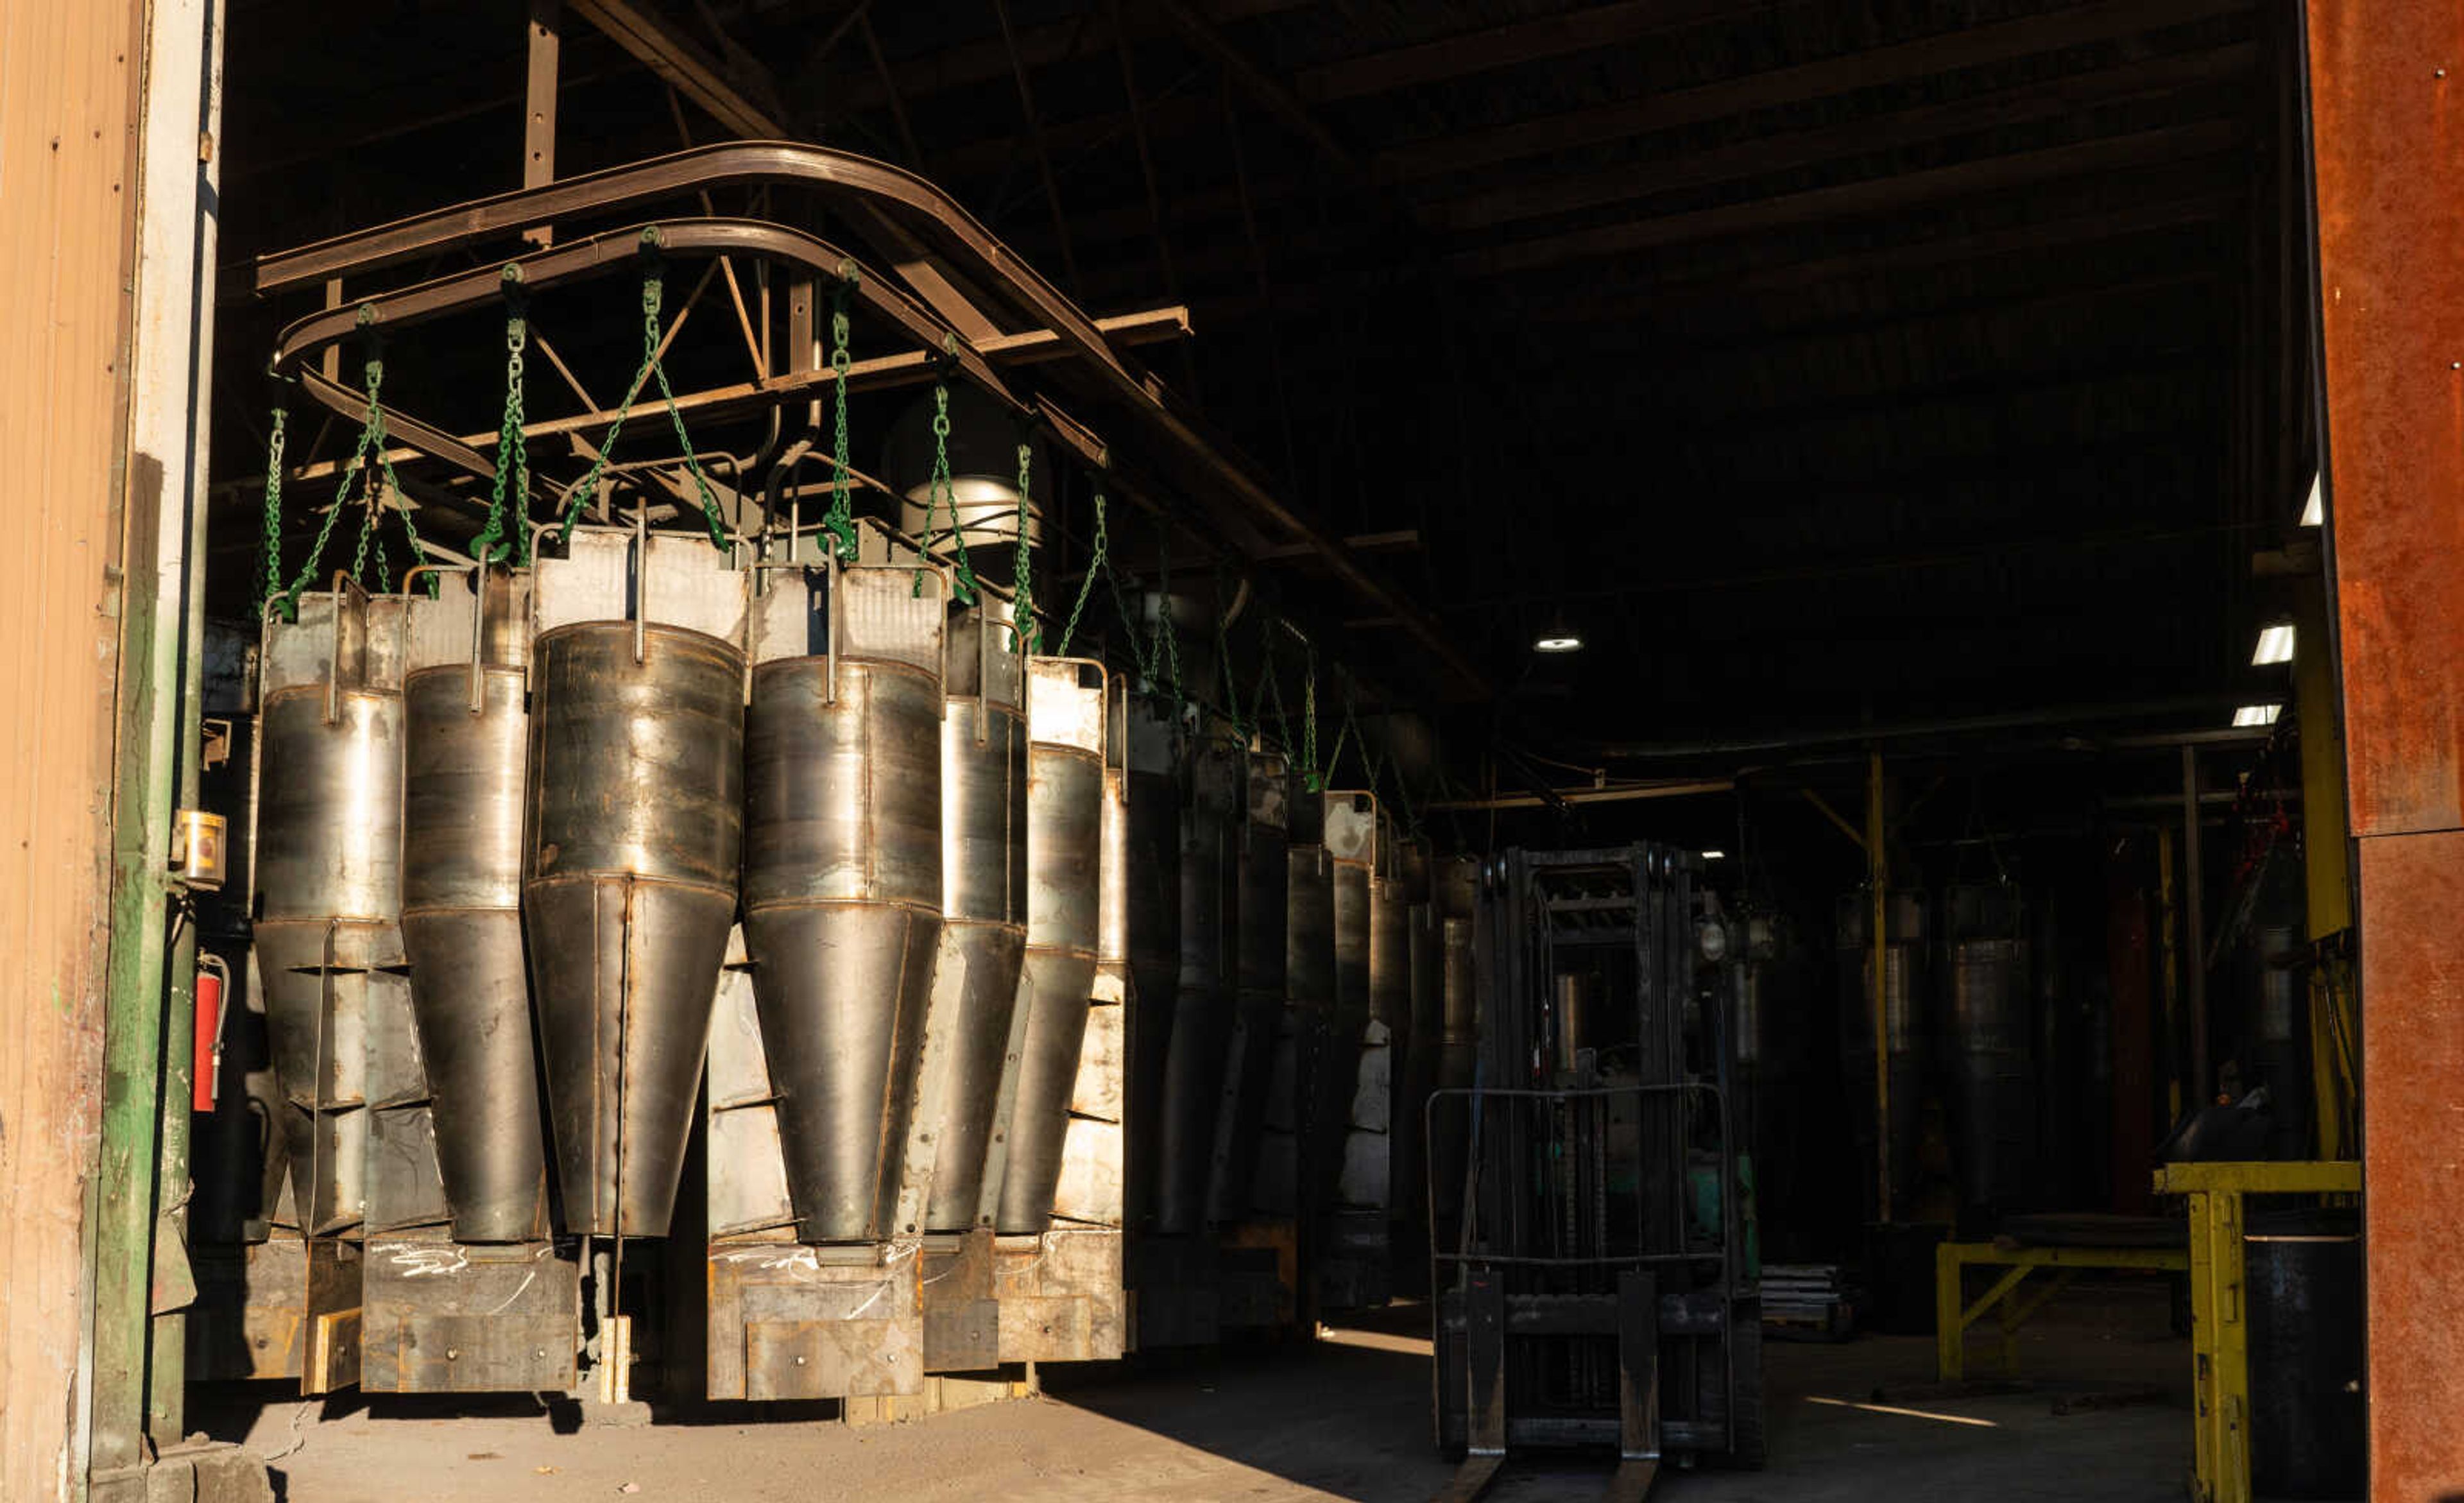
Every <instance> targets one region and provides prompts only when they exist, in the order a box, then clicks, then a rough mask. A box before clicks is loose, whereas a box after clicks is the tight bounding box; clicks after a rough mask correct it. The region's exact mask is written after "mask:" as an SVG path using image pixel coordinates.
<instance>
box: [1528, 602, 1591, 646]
mask: <svg viewBox="0 0 2464 1503" xmlns="http://www.w3.org/2000/svg"><path fill="white" fill-rule="evenodd" d="M1531 650H1532V651H1533V652H1581V651H1582V650H1583V638H1582V634H1581V633H1580V632H1578V631H1576V630H1574V624H1573V622H1571V621H1568V620H1567V619H1566V616H1565V612H1563V611H1559V612H1558V613H1556V614H1554V615H1552V616H1551V617H1550V618H1549V624H1548V625H1547V626H1545V627H1543V628H1541V630H1540V634H1539V636H1537V637H1535V638H1533V639H1532V643H1531Z"/></svg>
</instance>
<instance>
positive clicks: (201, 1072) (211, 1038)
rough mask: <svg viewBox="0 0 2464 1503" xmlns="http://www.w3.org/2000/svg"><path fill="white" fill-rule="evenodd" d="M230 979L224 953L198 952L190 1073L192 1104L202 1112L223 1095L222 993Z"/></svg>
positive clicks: (210, 1108) (206, 1110) (212, 1106)
mask: <svg viewBox="0 0 2464 1503" xmlns="http://www.w3.org/2000/svg"><path fill="white" fill-rule="evenodd" d="M230 982H231V968H230V967H229V966H227V965H225V964H224V963H223V959H222V957H221V956H219V955H209V954H206V953H204V952H202V951H201V952H199V954H198V956H197V993H196V995H197V1036H196V1053H195V1057H194V1060H193V1062H192V1064H191V1067H190V1068H191V1073H190V1076H189V1080H190V1094H191V1099H190V1101H189V1106H190V1107H191V1108H192V1109H194V1110H196V1111H199V1112H211V1111H212V1110H213V1109H214V1101H215V1099H216V1098H217V1097H218V1096H220V1095H221V1094H222V1072H223V992H224V990H225V989H226V987H227V986H228V985H229V984H230Z"/></svg>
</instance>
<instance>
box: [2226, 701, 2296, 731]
mask: <svg viewBox="0 0 2464 1503" xmlns="http://www.w3.org/2000/svg"><path fill="white" fill-rule="evenodd" d="M2283 713H2284V706H2282V705H2280V704H2246V705H2243V706H2242V707H2241V708H2240V709H2238V710H2235V711H2234V712H2233V724H2234V725H2236V726H2252V725H2274V724H2275V723H2276V718H2277V716H2279V715H2282V714H2283Z"/></svg>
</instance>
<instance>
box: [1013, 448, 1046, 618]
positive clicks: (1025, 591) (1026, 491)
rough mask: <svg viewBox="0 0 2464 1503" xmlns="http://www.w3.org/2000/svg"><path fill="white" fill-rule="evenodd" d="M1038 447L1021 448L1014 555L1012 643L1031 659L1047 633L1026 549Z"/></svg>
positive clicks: (1033, 572)
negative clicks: (1040, 622)
mask: <svg viewBox="0 0 2464 1503" xmlns="http://www.w3.org/2000/svg"><path fill="white" fill-rule="evenodd" d="M1034 469H1035V446H1034V445H1032V444H1021V445H1019V446H1018V526H1017V527H1016V528H1015V529H1014V536H1015V537H1016V539H1017V546H1016V551H1014V552H1013V553H1012V554H1011V555H1010V559H1011V563H1010V586H1011V590H1012V593H1011V596H1010V612H1009V641H1010V648H1011V650H1012V651H1014V652H1017V653H1018V655H1019V656H1021V657H1031V656H1033V655H1034V654H1035V652H1036V651H1037V650H1038V649H1039V648H1041V647H1042V646H1043V644H1044V632H1043V630H1042V629H1041V628H1039V627H1037V626H1036V624H1035V567H1034V559H1033V556H1032V555H1031V554H1029V553H1028V551H1027V546H1026V518H1027V513H1028V510H1029V504H1028V503H1029V502H1030V501H1032V500H1033V499H1034V490H1033V487H1034V484H1035V476H1034Z"/></svg>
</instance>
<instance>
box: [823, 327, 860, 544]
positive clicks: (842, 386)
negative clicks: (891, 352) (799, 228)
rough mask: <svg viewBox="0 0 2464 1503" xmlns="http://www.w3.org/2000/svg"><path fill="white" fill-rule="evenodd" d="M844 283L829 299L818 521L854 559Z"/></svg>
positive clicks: (850, 360)
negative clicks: (826, 443) (827, 423)
mask: <svg viewBox="0 0 2464 1503" xmlns="http://www.w3.org/2000/svg"><path fill="white" fill-rule="evenodd" d="M854 364H855V361H854V358H853V356H851V355H850V354H849V352H848V350H847V283H845V282H841V283H840V284H839V289H838V291H837V293H835V294H834V295H833V296H832V299H831V303H830V374H831V376H832V377H833V381H834V384H833V387H832V389H833V391H834V393H835V397H836V400H835V402H834V404H833V412H832V424H833V427H834V428H835V430H836V431H835V432H834V433H833V434H832V435H831V436H832V448H831V450H830V460H831V464H832V468H833V475H832V477H831V480H830V509H829V512H828V513H827V515H825V517H823V519H822V525H823V526H824V527H825V528H827V529H828V530H829V532H830V534H831V535H832V536H833V537H834V538H836V539H837V542H836V543H835V544H834V546H836V547H837V549H838V553H839V558H840V559H841V560H843V561H845V562H847V563H853V562H854V560H855V552H856V549H855V507H854V504H853V503H852V501H850V499H849V498H848V497H849V487H848V482H847V371H848V369H849V368H850V367H852V366H853V365H854Z"/></svg>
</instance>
